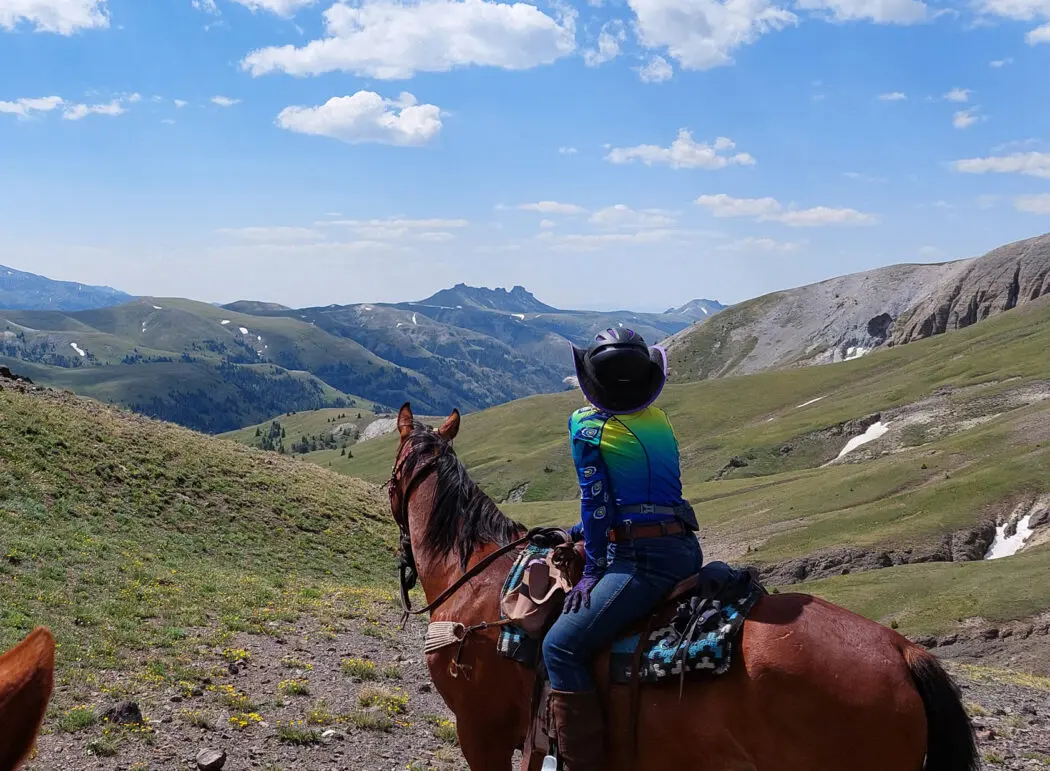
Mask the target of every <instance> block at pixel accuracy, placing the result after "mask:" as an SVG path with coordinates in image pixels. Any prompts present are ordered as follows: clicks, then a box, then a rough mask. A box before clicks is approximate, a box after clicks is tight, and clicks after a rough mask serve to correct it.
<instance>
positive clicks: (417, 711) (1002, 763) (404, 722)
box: [26, 614, 1050, 771]
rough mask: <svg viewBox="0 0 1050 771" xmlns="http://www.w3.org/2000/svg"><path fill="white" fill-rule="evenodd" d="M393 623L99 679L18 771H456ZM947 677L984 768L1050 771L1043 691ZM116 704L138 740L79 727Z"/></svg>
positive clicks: (244, 641)
mask: <svg viewBox="0 0 1050 771" xmlns="http://www.w3.org/2000/svg"><path fill="white" fill-rule="evenodd" d="M395 624H396V619H395V618H394V617H393V615H392V614H391V615H390V616H388V617H387V618H384V619H383V620H382V621H381V622H380V623H379V624H376V623H373V622H369V621H367V620H363V619H355V620H353V621H350V622H348V623H347V625H346V627H345V628H344V629H342V630H339V631H337V632H334V633H333V632H331V631H327V632H326V630H324V629H319V628H316V627H314V626H311V625H309V624H308V623H304V624H302V625H300V626H298V627H297V629H296V632H295V634H288V635H287V636H286V637H284V638H276V637H269V636H258V635H256V636H250V635H238V636H236V637H235V638H233V639H232V640H230V641H229V646H228V647H226V648H223V649H203V650H201V651H200V652H199V656H198V657H197V660H195V661H194V662H193V668H194V671H196V672H197V673H198V677H197V678H196V679H195V680H194V681H186V682H185V683H183V684H180V685H179V686H178V687H171V686H163V685H150V683H149V678H148V677H143V676H141V675H140V676H139V677H136V678H135V679H134V680H132V681H127V682H118V681H109V682H107V681H105V680H102V681H101V682H100V683H99V684H98V685H97V686H96V688H95V690H93V691H92V692H91V693H90V694H83V693H76V692H75V691H74V690H72V687H71V686H63V687H60V688H58V689H56V695H55V699H54V701H53V707H52V716H51V718H50V719H49V720H48V722H47V725H46V729H45V734H44V735H42V736H41V737H40V741H39V744H38V755H37V757H36V758H35V759H33V760H32V761H31V762H30V763H29V764H28V765H27V767H26V768H27V771H91V770H94V769H107V770H108V771H147V769H149V770H156V771H167V770H168V769H191V770H192V769H197V768H198V765H197V760H196V759H197V756H198V753H199V752H200V751H201V750H204V749H212V750H215V751H217V752H225V753H226V755H227V760H226V762H225V764H224V765H223V766H222V768H223V769H224V770H225V771H248V770H249V769H261V770H262V771H292V769H309V771H348V770H350V769H354V770H357V769H361V770H364V769H369V770H370V771H379V770H383V771H386V770H390V771H392V770H393V769H401V770H403V771H404V770H405V769H410V770H411V771H465V769H466V764H465V763H464V762H463V760H462V756H461V755H460V754H459V751H458V749H457V748H456V747H455V743H454V738H453V737H452V736H450V735H449V732H450V730H451V722H450V720H451V717H452V716H451V715H450V713H449V712H448V710H447V709H446V708H445V706H444V704H443V702H442V701H441V699H440V697H438V696H437V695H436V694H435V693H434V692H433V691H432V689H431V687H430V683H429V677H428V675H427V672H426V668H425V665H424V664H423V662H422V656H421V653H420V651H421V646H422V635H423V631H424V624H423V623H421V622H413V623H412V624H410V626H409V627H408V629H407V630H406V631H405V632H403V633H401V634H397V633H396V626H395ZM1043 639H1046V638H1043ZM243 651H247V655H245V654H244V653H243ZM348 660H352V661H353V663H352V664H344V662H346V661H348ZM949 666H950V668H951V669H952V671H953V674H954V675H955V676H956V678H957V679H958V681H959V683H960V686H961V688H962V690H963V698H964V700H965V701H966V703H967V708H968V710H969V711H970V712H971V714H972V715H973V718H974V722H975V725H976V726H977V729H978V736H979V742H980V748H981V752H982V755H983V757H984V760H985V765H986V768H989V769H994V768H1003V769H1018V770H1020V769H1024V770H1025V771H1031V770H1032V769H1045V768H1050V679H1047V678H1040V677H1035V676H1022V675H1016V674H1013V673H1011V672H1010V671H1009V670H1005V669H999V668H993V667H989V666H978V665H975V664H973V663H964V662H949ZM373 667H374V669H373ZM289 682H297V683H305V684H306V688H307V689H308V691H309V693H306V694H296V693H295V691H296V690H298V688H297V687H296V686H289ZM84 696H87V698H86V699H83V697H84ZM369 696H371V697H372V701H376V700H378V701H379V703H378V704H369V698H368V697H369ZM238 699H243V700H245V701H247V702H251V703H250V704H246V703H244V701H242V702H240V703H238V701H237V700H238ZM363 699H364V701H362V700H363ZM128 700H131V701H134V702H135V703H136V704H137V705H138V706H139V707H140V708H141V711H142V713H143V715H144V719H145V722H146V726H147V727H146V728H145V729H142V728H134V727H125V728H121V727H116V726H113V725H111V724H106V723H103V722H101V721H98V722H95V723H94V724H91V725H87V726H84V727H79V725H80V723H79V721H77V720H76V717H77V716H78V715H79V714H82V713H83V712H85V711H86V713H87V714H89V715H91V714H94V715H96V716H98V715H101V714H102V713H103V712H104V711H105V710H107V709H109V708H110V707H112V706H114V705H116V704H118V703H119V702H122V701H128ZM363 703H364V704H368V706H362V704H363ZM78 706H86V708H87V709H86V710H80V711H78V710H77V709H76V708H77V707H78ZM231 718H233V721H232V722H231ZM311 720H312V722H311ZM443 721H444V722H443ZM243 723H247V724H246V725H243V727H239V726H241V724H243ZM76 728H79V730H72V729H76ZM290 739H299V740H302V741H306V742H308V743H306V744H295V743H292V742H291V741H290ZM109 753H113V754H109Z"/></svg>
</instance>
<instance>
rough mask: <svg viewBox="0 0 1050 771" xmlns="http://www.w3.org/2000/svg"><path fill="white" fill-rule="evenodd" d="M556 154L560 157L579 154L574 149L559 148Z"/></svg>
mask: <svg viewBox="0 0 1050 771" xmlns="http://www.w3.org/2000/svg"><path fill="white" fill-rule="evenodd" d="M558 152H559V153H561V154H562V155H576V153H578V152H579V150H577V149H576V148H575V147H559V148H558Z"/></svg>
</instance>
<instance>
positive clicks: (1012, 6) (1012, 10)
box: [977, 0, 1050, 21]
mask: <svg viewBox="0 0 1050 771" xmlns="http://www.w3.org/2000/svg"><path fill="white" fill-rule="evenodd" d="M977 9H978V11H980V12H981V13H985V14H988V15H991V16H1005V17H1006V18H1007V19H1016V20H1017V21H1031V20H1032V19H1038V18H1048V17H1050V0H978V2H977Z"/></svg>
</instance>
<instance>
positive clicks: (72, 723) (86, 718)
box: [56, 707, 98, 734]
mask: <svg viewBox="0 0 1050 771" xmlns="http://www.w3.org/2000/svg"><path fill="white" fill-rule="evenodd" d="M97 722H98V716H97V715H96V714H95V710H94V709H92V708H91V707H73V708H72V709H69V710H66V711H65V712H63V713H62V716H61V717H60V718H59V719H58V722H57V724H56V728H57V729H58V730H59V731H61V732H62V733H67V734H72V733H76V732H77V731H83V730H84V729H85V728H90V727H91V726H93V725H95V723H97Z"/></svg>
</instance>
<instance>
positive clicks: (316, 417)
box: [222, 399, 389, 454]
mask: <svg viewBox="0 0 1050 771" xmlns="http://www.w3.org/2000/svg"><path fill="white" fill-rule="evenodd" d="M358 415H360V416H361V417H360V418H358V417H357V416H358ZM377 417H378V416H377V415H376V414H375V412H373V404H372V403H371V402H369V401H366V400H364V399H358V400H357V406H354V407H326V408H324V409H320V410H306V411H303V412H296V413H294V414H291V415H289V414H287V413H284V414H281V415H274V416H273V417H272V418H270V419H269V420H265V421H262V422H261V423H258V424H256V425H251V426H247V427H245V428H241V429H237V430H236V431H229V432H227V433H225V434H223V435H222V437H223V438H224V439H231V440H233V441H235V442H240V443H241V444H246V445H249V446H252V447H255V446H258V441H259V440H258V438H257V437H256V436H255V431H256V429H259V430H260V431H266V430H268V429H269V427H270V423H271V422H273V421H274V420H276V421H279V422H280V424H281V427H282V428H284V429H285V432H286V433H287V438H286V439H285V444H286V445H289V446H290V445H291V443H292V441H294V440H297V439H299V437H300V436H302V435H303V434H306V435H307V436H314V435H317V434H322V433H329V432H331V431H332V430H333V429H335V428H337V427H339V426H341V425H343V424H345V423H353V424H354V425H355V426H357V427H358V428H360V429H364V427H365V426H367V425H368V424H369V423H371V422H373V421H374V420H375V419H376V418H377ZM387 417H389V416H387ZM351 446H352V445H351ZM338 452H339V451H338V450H336V453H337V454H338Z"/></svg>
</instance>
